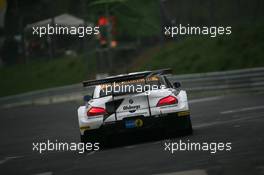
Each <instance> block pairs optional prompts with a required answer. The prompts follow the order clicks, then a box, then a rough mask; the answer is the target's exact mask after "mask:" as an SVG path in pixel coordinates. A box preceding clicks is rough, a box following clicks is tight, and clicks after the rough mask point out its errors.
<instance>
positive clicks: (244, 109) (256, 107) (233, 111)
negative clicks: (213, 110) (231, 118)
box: [220, 106, 264, 114]
mask: <svg viewBox="0 0 264 175" xmlns="http://www.w3.org/2000/svg"><path fill="white" fill-rule="evenodd" d="M257 109H264V106H252V107H246V108H239V109H234V110H229V111H222V112H220V113H221V114H231V113H238V112H245V111H253V110H257Z"/></svg>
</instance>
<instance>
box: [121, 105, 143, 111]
mask: <svg viewBox="0 0 264 175" xmlns="http://www.w3.org/2000/svg"><path fill="white" fill-rule="evenodd" d="M139 108H140V105H135V106H132V105H128V106H124V107H123V110H130V111H133V110H138V109H139Z"/></svg>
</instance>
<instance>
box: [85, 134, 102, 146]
mask: <svg viewBox="0 0 264 175" xmlns="http://www.w3.org/2000/svg"><path fill="white" fill-rule="evenodd" d="M80 138H81V142H82V143H85V144H86V143H88V142H89V143H95V142H102V137H101V135H100V134H99V133H98V132H96V131H92V132H91V131H89V132H84V134H83V135H81V136H80Z"/></svg>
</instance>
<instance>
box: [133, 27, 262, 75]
mask: <svg viewBox="0 0 264 175" xmlns="http://www.w3.org/2000/svg"><path fill="white" fill-rule="evenodd" d="M263 31H264V26H252V27H251V28H249V27H248V28H245V27H243V28H241V27H239V28H236V29H233V31H232V35H230V36H223V37H220V38H209V37H204V36H203V37H189V38H186V39H183V40H179V41H172V42H169V43H167V44H165V45H164V46H162V47H160V46H158V47H156V48H151V49H150V50H148V51H146V52H149V53H150V54H146V55H147V57H144V58H142V57H139V58H138V60H140V62H139V63H137V64H136V65H137V67H132V70H145V69H159V68H164V67H170V68H172V69H173V71H174V73H176V74H182V73H195V72H210V71H221V70H231V69H240V68H250V67H261V66H264V53H263V50H264V42H263V41H264V33H263ZM142 60H143V61H142ZM136 62H137V61H136Z"/></svg>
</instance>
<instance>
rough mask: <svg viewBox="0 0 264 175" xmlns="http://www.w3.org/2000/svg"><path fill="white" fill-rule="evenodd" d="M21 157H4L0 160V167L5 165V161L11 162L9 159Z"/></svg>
mask: <svg viewBox="0 0 264 175" xmlns="http://www.w3.org/2000/svg"><path fill="white" fill-rule="evenodd" d="M20 157H22V156H11V157H5V158H4V159H3V160H0V165H1V164H4V163H6V162H7V161H9V160H11V159H17V158H20Z"/></svg>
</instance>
